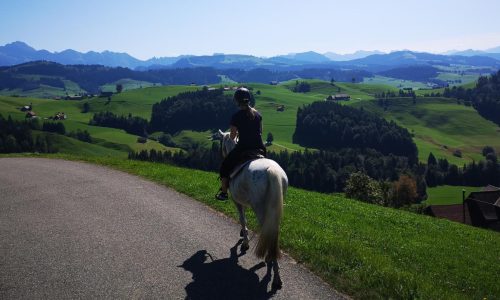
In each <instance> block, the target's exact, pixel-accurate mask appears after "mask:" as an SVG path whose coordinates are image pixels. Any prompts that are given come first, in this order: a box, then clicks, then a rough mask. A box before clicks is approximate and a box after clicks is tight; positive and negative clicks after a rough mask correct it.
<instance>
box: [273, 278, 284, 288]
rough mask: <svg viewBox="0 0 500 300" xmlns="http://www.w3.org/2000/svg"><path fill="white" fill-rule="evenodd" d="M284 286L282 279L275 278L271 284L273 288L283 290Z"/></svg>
mask: <svg viewBox="0 0 500 300" xmlns="http://www.w3.org/2000/svg"><path fill="white" fill-rule="evenodd" d="M282 287H283V282H282V281H281V279H278V280H276V279H274V280H273V283H272V284H271V288H272V289H273V290H281V288H282Z"/></svg>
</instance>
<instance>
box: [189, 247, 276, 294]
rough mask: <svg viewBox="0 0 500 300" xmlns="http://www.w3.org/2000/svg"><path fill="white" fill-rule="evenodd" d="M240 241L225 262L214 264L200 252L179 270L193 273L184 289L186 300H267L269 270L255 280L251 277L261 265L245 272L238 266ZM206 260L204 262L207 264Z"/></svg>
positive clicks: (205, 252)
mask: <svg viewBox="0 0 500 300" xmlns="http://www.w3.org/2000/svg"><path fill="white" fill-rule="evenodd" d="M241 242H242V240H240V241H239V242H238V243H237V244H236V245H234V247H232V248H231V252H230V256H229V257H228V258H223V259H216V260H214V259H213V258H212V256H211V255H210V253H208V252H207V251H206V250H200V251H198V252H196V253H195V254H194V255H193V256H191V257H190V258H188V259H187V260H186V261H184V263H183V264H182V265H181V266H180V267H182V268H184V270H186V271H189V272H191V273H193V281H192V282H191V283H189V284H188V285H187V286H186V287H185V289H186V293H187V297H186V299H269V298H270V297H272V296H273V295H274V294H275V292H274V291H268V290H267V288H268V284H269V281H270V280H271V270H270V269H269V268H268V269H267V273H266V275H265V276H264V277H263V278H262V280H259V276H258V275H257V274H256V273H255V271H257V270H258V269H260V268H263V267H265V266H266V264H265V263H264V262H261V263H259V264H257V265H255V266H253V267H252V268H250V269H249V270H247V269H244V268H242V267H241V266H240V265H239V264H238V257H239V256H242V255H244V254H245V253H244V252H242V253H241V254H240V255H238V254H237V248H238V246H239V245H240V244H241ZM207 260H208V261H207Z"/></svg>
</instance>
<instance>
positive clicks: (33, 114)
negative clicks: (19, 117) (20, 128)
mask: <svg viewBox="0 0 500 300" xmlns="http://www.w3.org/2000/svg"><path fill="white" fill-rule="evenodd" d="M26 118H28V119H31V118H36V113H35V112H34V111H28V112H27V113H26Z"/></svg>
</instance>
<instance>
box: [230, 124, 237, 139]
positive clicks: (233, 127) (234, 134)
mask: <svg viewBox="0 0 500 300" xmlns="http://www.w3.org/2000/svg"><path fill="white" fill-rule="evenodd" d="M237 134H238V129H237V128H236V126H233V125H231V133H230V134H229V137H230V138H231V139H232V140H234V139H235V138H236V135H237Z"/></svg>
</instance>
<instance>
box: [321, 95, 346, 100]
mask: <svg viewBox="0 0 500 300" xmlns="http://www.w3.org/2000/svg"><path fill="white" fill-rule="evenodd" d="M325 100H326V101H339V100H346V101H348V100H351V96H349V95H348V94H335V95H330V96H328V97H326V99H325Z"/></svg>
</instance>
